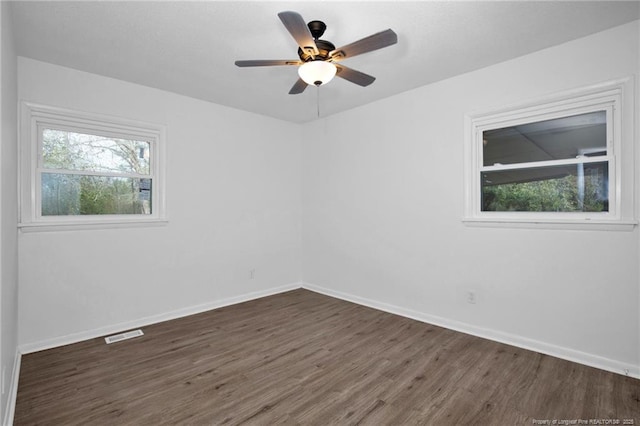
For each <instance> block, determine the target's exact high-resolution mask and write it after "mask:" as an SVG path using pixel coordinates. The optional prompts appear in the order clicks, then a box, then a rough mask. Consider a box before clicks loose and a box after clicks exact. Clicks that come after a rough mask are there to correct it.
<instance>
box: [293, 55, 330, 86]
mask: <svg viewBox="0 0 640 426" xmlns="http://www.w3.org/2000/svg"><path fill="white" fill-rule="evenodd" d="M337 71H338V69H337V68H336V66H335V65H334V64H332V63H331V62H326V61H323V60H317V61H309V62H305V63H304V64H302V65H300V67H298V75H299V76H300V78H301V79H302V80H303V81H304V82H305V83H307V84H308V85H310V86H321V85H323V84H327V83H328V82H330V81H331V79H332V78H333V77H334V76H335V75H336V72H337Z"/></svg>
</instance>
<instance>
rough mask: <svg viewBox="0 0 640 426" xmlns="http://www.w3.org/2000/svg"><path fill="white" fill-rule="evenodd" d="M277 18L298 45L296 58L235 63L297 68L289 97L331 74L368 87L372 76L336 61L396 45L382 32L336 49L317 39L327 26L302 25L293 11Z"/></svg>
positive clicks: (393, 35)
mask: <svg viewBox="0 0 640 426" xmlns="http://www.w3.org/2000/svg"><path fill="white" fill-rule="evenodd" d="M278 17H279V18H280V20H281V21H282V23H283V24H284V26H285V27H286V29H287V30H288V31H289V33H291V35H292V36H293V38H294V39H295V41H296V43H298V46H299V48H298V57H299V58H300V59H293V60H261V59H258V60H250V61H236V62H235V64H236V65H237V66H239V67H263V66H273V65H296V66H298V75H299V78H298V81H296V83H295V84H294V85H293V87H292V88H291V90H289V94H290V95H296V94H299V93H302V92H304V89H306V88H307V85H315V86H321V85H323V84H326V83H328V82H329V81H330V80H331V79H332V78H333V77H334V76H335V75H337V76H338V77H341V78H344V79H345V80H348V81H350V82H352V83H355V84H357V85H359V86H368V85H370V84H371V83H373V82H374V80H375V79H376V78H375V77H373V76H370V75H368V74H365V73H363V72H360V71H356V70H354V69H352V68H348V67H345V66H344V65H342V64H338V62H340V61H342V60H343V59H347V58H352V57H354V56H356V55H360V54H363V53H367V52H371V51H373V50H377V49H382V48H383V47H387V46H391V45H392V44H396V43H397V42H398V36H397V34H396V33H394V32H393V31H392V30H390V29H389V30H384V31H381V32H379V33H376V34H372V35H370V36H369V37H365V38H363V39H360V40H358V41H355V42H353V43H351V44H347V45H346V46H342V47H340V48H338V49H336V47H335V46H334V45H333V43H331V42H330V41H327V40H320V37H322V34H324V31H325V30H326V29H327V26H326V25H325V23H324V22H322V21H311V22H309V23H308V24H306V23H305V22H304V19H303V18H302V16H301V15H300V14H299V13H297V12H291V11H287V12H280V13H278Z"/></svg>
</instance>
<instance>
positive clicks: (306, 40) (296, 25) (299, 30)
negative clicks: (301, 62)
mask: <svg viewBox="0 0 640 426" xmlns="http://www.w3.org/2000/svg"><path fill="white" fill-rule="evenodd" d="M278 17H280V20H281V21H282V23H283V24H284V26H285V28H286V29H287V31H289V33H291V35H292V36H293V38H294V39H295V40H296V43H298V46H300V49H302V51H303V52H306V53H308V54H309V55H311V56H312V57H315V56H317V55H318V54H319V53H320V52H319V51H318V46H316V42H315V41H314V40H313V36H312V35H311V31H309V27H307V24H306V22H304V19H303V18H302V16H301V15H300V14H299V13H297V12H291V11H287V12H280V13H278Z"/></svg>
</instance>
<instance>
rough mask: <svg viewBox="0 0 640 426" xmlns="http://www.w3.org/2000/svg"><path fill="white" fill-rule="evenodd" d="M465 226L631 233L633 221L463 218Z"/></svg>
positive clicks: (635, 222)
mask: <svg viewBox="0 0 640 426" xmlns="http://www.w3.org/2000/svg"><path fill="white" fill-rule="evenodd" d="M462 222H463V223H464V224H465V225H466V226H471V227H480V228H526V229H564V230H578V231H579V230H583V231H633V229H634V227H635V226H636V225H637V224H638V222H637V221H635V220H615V221H614V220H586V219H582V220H576V219H574V220H561V219H516V218H484V217H483V218H477V217H473V218H464V219H462Z"/></svg>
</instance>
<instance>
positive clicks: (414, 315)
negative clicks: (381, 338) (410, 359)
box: [302, 282, 640, 378]
mask: <svg viewBox="0 0 640 426" xmlns="http://www.w3.org/2000/svg"><path fill="white" fill-rule="evenodd" d="M302 288H305V289H307V290H311V291H315V292H317V293H321V294H324V295H327V296H331V297H335V298H337V299H342V300H346V301H348V302H352V303H357V304H359V305H364V306H368V307H370V308H374V309H378V310H381V311H385V312H389V313H392V314H396V315H400V316H403V317H406V318H411V319H414V320H417V321H420V322H425V323H428V324H433V325H437V326H440V327H444V328H448V329H450V330H455V331H459V332H462V333H466V334H470V335H473V336H477V337H482V338H484V339H489V340H493V341H496V342H500V343H504V344H507V345H511V346H517V347H519V348H523V349H527V350H530V351H534V352H539V353H543V354H546V355H551V356H553V357H556V358H562V359H565V360H567V361H572V362H577V363H579V364H584V365H588V366H590V367H595V368H599V369H601V370H606V371H611V372H613V373H617V374H621V375H625V376H631V377H635V378H640V365H633V364H628V363H624V362H620V361H616V360H613V359H609V358H604V357H601V356H598V355H593V354H589V353H586V352H581V351H577V350H575V349H570V348H566V347H562V346H557V345H553V344H550V343H545V342H541V341H539V340H534V339H528V338H526V337H521V336H518V335H515V334H510V333H504V332H502V331H497V330H492V329H488V328H482V327H477V326H475V325H472V324H468V323H463V322H460V321H454V320H451V319H447V318H442V317H439V316H435V315H429V314H425V313H423V312H418V311H414V310H412V309H406V308H402V307H400V306H395V305H391V304H388V303H384V302H379V301H376V300H371V299H367V298H364V297H360V296H355V295H353V294H348V293H343V292H341V291H336V290H331V289H328V288H324V287H320V286H317V285H314V284H310V283H306V282H303V283H302Z"/></svg>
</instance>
